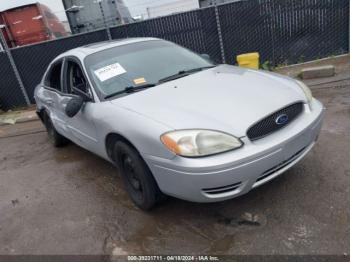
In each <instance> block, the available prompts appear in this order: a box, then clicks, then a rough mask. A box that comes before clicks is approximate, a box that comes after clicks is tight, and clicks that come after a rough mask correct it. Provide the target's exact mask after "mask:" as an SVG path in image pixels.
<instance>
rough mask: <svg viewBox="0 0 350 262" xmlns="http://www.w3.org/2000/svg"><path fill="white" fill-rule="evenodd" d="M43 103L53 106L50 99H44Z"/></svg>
mask: <svg viewBox="0 0 350 262" xmlns="http://www.w3.org/2000/svg"><path fill="white" fill-rule="evenodd" d="M44 102H45V103H46V104H48V105H53V104H54V101H53V100H52V99H45V100H44Z"/></svg>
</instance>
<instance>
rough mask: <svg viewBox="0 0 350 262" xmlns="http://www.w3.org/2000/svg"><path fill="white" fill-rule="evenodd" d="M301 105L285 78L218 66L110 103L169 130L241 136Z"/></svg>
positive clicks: (298, 93)
mask: <svg viewBox="0 0 350 262" xmlns="http://www.w3.org/2000/svg"><path fill="white" fill-rule="evenodd" d="M298 101H305V95H304V93H303V91H302V90H301V89H300V88H299V87H298V85H297V84H296V83H295V81H291V80H290V79H289V78H287V77H284V76H280V75H276V74H272V73H266V72H263V71H257V70H250V69H243V68H239V67H234V66H228V65H220V66H217V67H215V68H212V69H209V70H205V71H202V72H199V73H196V74H192V75H190V76H187V77H184V78H180V79H177V80H174V81H171V82H167V83H164V84H161V85H159V86H156V87H153V88H150V89H147V90H145V91H141V92H138V93H134V94H131V95H128V96H124V97H121V98H118V99H115V100H112V101H111V103H113V104H114V105H116V106H120V107H123V108H125V109H127V110H131V111H134V112H136V113H139V114H142V115H144V116H145V117H148V118H151V119H153V120H155V121H157V122H161V123H163V124H164V125H167V126H168V127H169V129H174V130H176V129H192V128H203V129H212V130H220V131H224V132H227V133H231V134H233V135H235V136H237V137H242V136H245V135H246V132H247V130H248V128H249V127H250V126H251V125H253V124H254V123H255V122H257V121H259V120H260V119H262V118H264V117H266V116H268V115H270V114H271V113H273V112H275V111H277V110H279V109H281V108H283V107H285V106H287V105H290V104H292V103H295V102H298Z"/></svg>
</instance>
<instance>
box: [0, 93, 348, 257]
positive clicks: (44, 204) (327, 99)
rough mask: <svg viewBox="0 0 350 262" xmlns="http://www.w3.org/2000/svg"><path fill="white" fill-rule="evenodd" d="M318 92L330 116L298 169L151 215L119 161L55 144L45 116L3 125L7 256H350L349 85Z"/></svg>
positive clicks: (0, 194)
mask: <svg viewBox="0 0 350 262" xmlns="http://www.w3.org/2000/svg"><path fill="white" fill-rule="evenodd" d="M314 95H315V96H316V97H317V98H319V99H320V100H321V101H323V103H324V104H325V106H326V107H327V109H328V110H327V114H326V120H325V123H324V126H323V129H322V133H321V136H320V139H319V142H318V144H317V145H316V147H315V148H314V150H313V151H312V152H311V153H310V154H309V155H308V156H307V157H306V158H305V159H304V160H303V161H302V162H300V163H299V164H298V165H297V166H295V167H294V168H292V169H291V170H289V171H288V172H286V173H285V174H284V175H282V176H280V177H279V178H278V179H276V180H274V181H272V182H271V183H269V184H267V185H265V186H263V187H260V188H258V189H256V190H254V191H252V192H250V193H249V194H248V195H245V196H243V197H240V198H237V199H233V200H230V201H227V202H222V203H216V204H194V203H189V202H185V201H181V200H177V199H169V201H167V202H166V203H165V204H163V205H161V206H159V207H158V208H156V209H155V210H153V211H152V212H149V213H145V212H142V211H140V210H138V209H137V208H135V207H134V206H133V204H132V203H131V201H130V200H129V198H128V196H127V194H126V193H125V191H124V190H123V186H122V183H121V180H120V178H119V177H118V174H117V172H116V171H115V168H114V167H113V166H112V165H111V164H109V163H107V162H106V161H104V160H102V159H100V158H98V157H97V156H95V155H93V154H91V153H89V152H87V151H85V150H83V149H81V148H79V147H77V146H75V145H73V144H71V145H69V146H67V147H65V148H62V149H55V148H53V147H52V146H51V145H50V144H49V141H48V139H47V136H46V134H45V133H44V132H43V129H42V126H41V124H40V123H39V122H37V121H36V122H30V123H22V124H16V125H13V126H3V127H1V128H0V137H1V138H0V160H1V162H0V214H1V216H0V254H112V253H113V254H152V255H154V254H184V253H186V254H204V253H206V254H208V253H209V254H213V255H214V254H339V255H344V254H350V208H349V207H350V197H349V196H350V161H349V160H350V158H349V155H350V133H349V130H350V121H349V118H350V87H349V86H346V87H344V86H342V87H341V88H325V89H317V90H315V91H314ZM246 213H248V214H246ZM250 214H252V215H257V216H258V217H257V218H258V222H257V223H246V221H245V217H246V216H249V215H250Z"/></svg>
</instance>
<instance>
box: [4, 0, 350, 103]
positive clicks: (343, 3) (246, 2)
mask: <svg viewBox="0 0 350 262" xmlns="http://www.w3.org/2000/svg"><path fill="white" fill-rule="evenodd" d="M349 16H350V13H349V1H348V0H285V1H282V0H242V1H239V2H234V3H228V4H223V5H218V6H213V7H208V8H203V9H198V10H194V11H189V12H185V13H179V14H174V15H171V16H166V17H160V18H155V19H150V20H146V21H141V22H136V23H131V24H127V25H122V26H117V27H112V28H109V29H108V30H109V31H110V34H111V38H112V39H120V38H127V37H158V38H162V39H166V40H170V41H173V42H175V43H178V44H180V45H182V46H185V47H187V48H189V49H191V50H194V51H196V52H198V53H206V54H209V55H210V56H211V58H212V59H213V60H214V61H216V62H217V63H228V64H235V63H236V61H235V60H236V59H235V57H236V56H237V55H238V54H242V53H248V52H259V53H260V56H261V63H269V64H270V65H274V66H277V65H282V64H293V63H299V62H305V61H308V60H312V59H318V58H323V57H327V56H333V55H339V54H344V53H348V51H349ZM108 30H106V29H103V30H98V31H94V32H89V33H85V34H79V35H74V36H71V37H67V38H61V39H58V40H53V41H48V42H44V43H40V44H34V45H30V46H24V47H19V48H13V49H10V50H7V51H8V52H10V54H11V55H12V57H13V59H14V62H15V68H13V66H11V64H10V61H9V56H8V55H7V54H6V53H5V52H0V75H1V79H2V82H1V87H0V106H1V107H2V109H3V110H6V109H9V108H13V107H16V106H22V105H26V104H27V103H26V99H25V97H24V94H23V90H22V92H21V84H20V83H19V81H18V79H17V78H16V75H15V73H14V69H16V70H18V73H19V76H20V79H21V82H23V86H24V89H25V92H26V94H27V95H28V97H29V100H30V103H34V100H33V93H34V89H35V86H36V85H37V84H38V83H39V82H40V80H41V78H42V76H43V74H44V72H45V70H46V68H47V66H48V64H49V63H50V61H51V60H52V59H53V58H54V57H56V56H57V55H59V54H61V53H62V52H64V51H67V50H69V49H72V48H75V47H78V46H82V45H86V44H90V43H94V42H99V41H105V40H108V39H109V36H108Z"/></svg>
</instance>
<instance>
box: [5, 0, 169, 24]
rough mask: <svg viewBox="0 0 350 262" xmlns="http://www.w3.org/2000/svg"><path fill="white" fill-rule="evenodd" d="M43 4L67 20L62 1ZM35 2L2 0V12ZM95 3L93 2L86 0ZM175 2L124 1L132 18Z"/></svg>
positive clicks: (166, 0)
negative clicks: (147, 9) (155, 7)
mask: <svg viewBox="0 0 350 262" xmlns="http://www.w3.org/2000/svg"><path fill="white" fill-rule="evenodd" d="M36 1H37V2H40V3H42V4H45V5H47V6H48V7H50V9H51V10H52V11H53V12H54V13H55V14H56V15H57V16H58V17H59V18H60V19H61V20H67V18H66V17H65V12H64V8H63V4H62V1H61V0H36ZM36 1H35V0H0V10H3V9H7V8H9V6H10V5H11V7H14V6H20V5H25V4H28V3H32V2H36ZM86 1H93V0H86ZM174 1H175V0H124V3H125V4H126V6H127V7H129V10H130V12H131V15H132V16H139V15H141V14H144V15H145V14H146V13H147V11H146V8H147V7H150V6H157V5H162V4H165V3H171V2H174Z"/></svg>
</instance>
